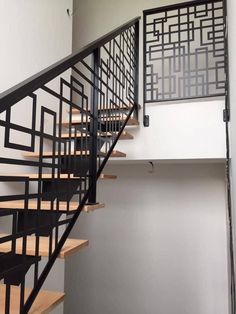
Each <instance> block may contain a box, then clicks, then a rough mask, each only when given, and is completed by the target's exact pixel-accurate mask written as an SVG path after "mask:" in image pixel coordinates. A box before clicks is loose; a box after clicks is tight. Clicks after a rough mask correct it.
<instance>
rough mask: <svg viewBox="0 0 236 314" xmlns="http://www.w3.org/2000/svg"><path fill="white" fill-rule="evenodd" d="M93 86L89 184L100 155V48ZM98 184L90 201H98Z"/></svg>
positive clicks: (95, 58) (95, 177)
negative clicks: (98, 136) (98, 138)
mask: <svg viewBox="0 0 236 314" xmlns="http://www.w3.org/2000/svg"><path fill="white" fill-rule="evenodd" d="M92 62H93V64H92V68H93V78H92V80H93V86H92V91H91V107H90V110H91V120H90V137H91V140H90V149H89V152H90V155H89V185H90V186H91V184H92V182H93V181H94V180H96V179H97V155H98V145H97V144H98V140H97V135H98V87H99V86H98V85H99V79H98V75H99V62H100V48H97V49H95V50H94V53H93V60H92ZM96 192H97V185H96V184H94V185H93V188H92V190H91V193H90V195H89V199H88V203H91V204H95V203H96V194H97V193H96Z"/></svg>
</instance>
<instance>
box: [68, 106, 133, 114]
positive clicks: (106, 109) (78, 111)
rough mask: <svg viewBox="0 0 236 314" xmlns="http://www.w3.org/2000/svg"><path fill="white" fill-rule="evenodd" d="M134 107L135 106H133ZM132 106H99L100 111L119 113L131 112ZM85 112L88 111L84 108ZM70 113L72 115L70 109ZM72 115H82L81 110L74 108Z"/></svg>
mask: <svg viewBox="0 0 236 314" xmlns="http://www.w3.org/2000/svg"><path fill="white" fill-rule="evenodd" d="M131 106H133V105H131ZM131 106H130V105H127V106H125V105H121V106H119V105H99V106H98V111H108V112H109V111H116V110H117V111H119V110H130V109H131ZM84 110H86V108H84ZM86 111H88V112H90V111H91V109H90V108H89V109H88V110H86ZM67 112H68V113H70V109H68V110H67ZM71 112H72V114H80V109H76V108H73V109H72V110H71Z"/></svg>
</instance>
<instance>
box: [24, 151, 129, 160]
mask: <svg viewBox="0 0 236 314" xmlns="http://www.w3.org/2000/svg"><path fill="white" fill-rule="evenodd" d="M89 154H90V152H89V151H76V152H72V153H71V154H69V153H64V152H61V153H60V155H59V153H58V152H55V154H54V157H58V156H60V157H63V156H71V157H73V156H76V157H77V156H89ZM99 155H100V156H102V157H105V156H106V153H104V152H100V153H99ZM24 157H30V158H39V157H40V155H39V153H34V152H33V153H25V154H24ZM42 157H43V158H52V157H53V152H44V153H43V155H42ZM111 157H126V154H125V153H122V152H120V151H118V150H113V152H112V154H111Z"/></svg>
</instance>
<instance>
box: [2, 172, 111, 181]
mask: <svg viewBox="0 0 236 314" xmlns="http://www.w3.org/2000/svg"><path fill="white" fill-rule="evenodd" d="M0 177H11V175H7V174H2V175H1V174H0ZM12 177H17V178H19V177H20V178H29V180H39V175H38V174H37V173H31V174H29V173H21V174H19V173H17V174H14V175H12ZM80 178H81V177H76V176H74V175H73V174H71V175H70V177H69V175H68V174H67V173H63V174H60V176H58V175H57V174H55V175H54V178H53V176H52V174H51V173H43V174H42V176H41V179H42V180H79V179H80ZM99 179H100V180H109V179H117V176H115V175H112V174H104V173H102V174H101V175H100V177H99Z"/></svg>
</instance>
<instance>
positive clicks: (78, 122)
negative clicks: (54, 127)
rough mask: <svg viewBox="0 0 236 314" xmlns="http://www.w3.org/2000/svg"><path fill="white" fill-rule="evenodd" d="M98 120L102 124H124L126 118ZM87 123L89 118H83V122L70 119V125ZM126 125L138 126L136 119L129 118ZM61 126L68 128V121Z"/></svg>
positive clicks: (101, 118)
mask: <svg viewBox="0 0 236 314" xmlns="http://www.w3.org/2000/svg"><path fill="white" fill-rule="evenodd" d="M100 120H101V121H103V122H124V121H125V120H126V117H116V116H115V117H100ZM89 121H90V119H89V117H87V118H86V117H85V118H84V120H83V121H82V120H81V119H72V121H71V125H74V124H81V123H82V122H83V123H84V124H85V123H89ZM126 125H127V126H130V125H139V122H138V120H137V119H136V118H129V120H128V122H127V124H126ZM62 126H64V127H69V126H70V123H69V121H63V122H62Z"/></svg>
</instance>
